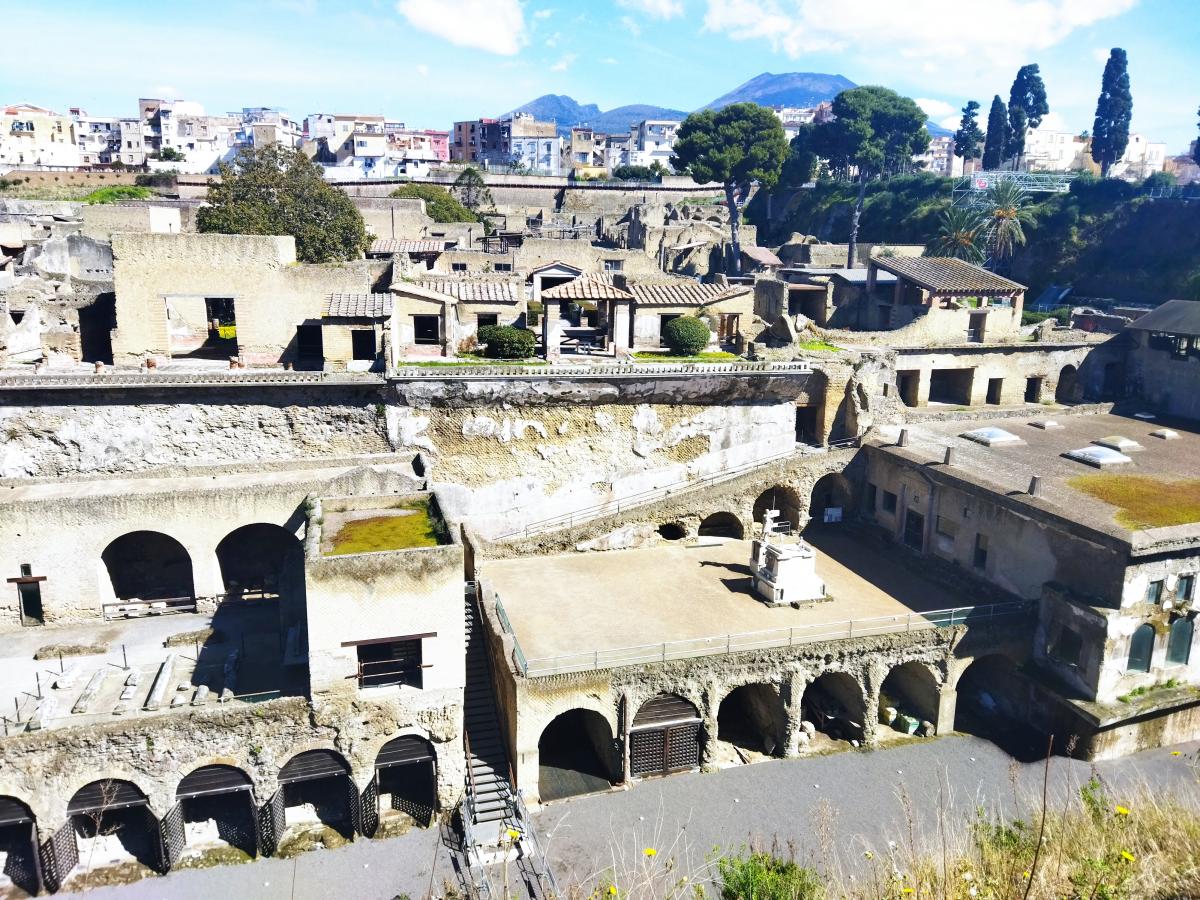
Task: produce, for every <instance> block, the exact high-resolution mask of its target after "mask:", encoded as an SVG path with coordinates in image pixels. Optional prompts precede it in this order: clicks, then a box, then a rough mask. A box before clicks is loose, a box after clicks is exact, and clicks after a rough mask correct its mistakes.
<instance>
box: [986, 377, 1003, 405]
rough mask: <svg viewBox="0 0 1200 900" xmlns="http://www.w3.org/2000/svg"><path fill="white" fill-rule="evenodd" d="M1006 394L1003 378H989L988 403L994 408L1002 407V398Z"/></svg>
mask: <svg viewBox="0 0 1200 900" xmlns="http://www.w3.org/2000/svg"><path fill="white" fill-rule="evenodd" d="M1003 393H1004V379H1003V378H989V379H988V386H987V402H988V403H989V404H991V405H992V406H999V405H1000V398H1001V397H1002V396H1003Z"/></svg>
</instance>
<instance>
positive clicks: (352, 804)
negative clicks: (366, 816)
mask: <svg viewBox="0 0 1200 900" xmlns="http://www.w3.org/2000/svg"><path fill="white" fill-rule="evenodd" d="M343 777H344V783H345V785H346V803H347V805H348V806H349V809H350V827H351V828H353V829H354V833H355V834H362V833H363V808H362V799H361V798H360V797H359V796H358V785H356V784H355V783H354V779H353V778H351V777H350V776H349V775H346V776H343Z"/></svg>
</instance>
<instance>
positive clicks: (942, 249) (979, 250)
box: [926, 206, 985, 265]
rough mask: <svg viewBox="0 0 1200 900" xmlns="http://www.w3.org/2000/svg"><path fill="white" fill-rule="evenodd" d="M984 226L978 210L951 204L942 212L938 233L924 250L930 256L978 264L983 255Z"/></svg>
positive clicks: (981, 260)
mask: <svg viewBox="0 0 1200 900" xmlns="http://www.w3.org/2000/svg"><path fill="white" fill-rule="evenodd" d="M984 226H985V223H984V220H983V216H981V215H980V214H979V212H978V211H976V210H972V209H964V208H963V207H961V206H951V207H949V208H948V209H946V210H945V211H943V212H942V221H941V224H940V225H939V226H938V233H937V235H936V236H935V237H934V238H933V240H931V241H930V242H929V245H928V247H927V248H926V250H927V252H928V254H929V255H930V256H950V257H953V258H954V259H961V260H965V261H966V262H969V263H975V264H976V265H978V264H980V263H982V262H983V260H984V255H985V251H984V242H983V230H984Z"/></svg>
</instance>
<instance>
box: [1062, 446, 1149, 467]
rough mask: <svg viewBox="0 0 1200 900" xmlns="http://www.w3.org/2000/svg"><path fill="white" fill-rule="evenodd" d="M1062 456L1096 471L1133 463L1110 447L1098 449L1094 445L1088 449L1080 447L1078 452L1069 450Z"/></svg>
mask: <svg viewBox="0 0 1200 900" xmlns="http://www.w3.org/2000/svg"><path fill="white" fill-rule="evenodd" d="M1063 456H1065V457H1066V458H1067V459H1073V460H1075V462H1081V463H1083V464H1084V465H1085V466H1092V467H1093V468H1096V469H1107V468H1109V467H1110V466H1119V465H1121V464H1122V463H1130V462H1133V460H1132V459H1130V458H1129V457H1128V456H1126V455H1125V454H1124V453H1118V452H1117V451H1116V450H1114V449H1112V448H1111V447H1100V446H1097V445H1095V444H1093V445H1092V446H1090V447H1080V448H1079V449H1078V450H1071V451H1069V452H1067V453H1064V454H1063Z"/></svg>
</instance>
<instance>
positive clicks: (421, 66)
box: [417, 63, 429, 78]
mask: <svg viewBox="0 0 1200 900" xmlns="http://www.w3.org/2000/svg"><path fill="white" fill-rule="evenodd" d="M417 74H418V75H420V76H421V77H422V78H428V77H429V66H427V65H425V63H417Z"/></svg>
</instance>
